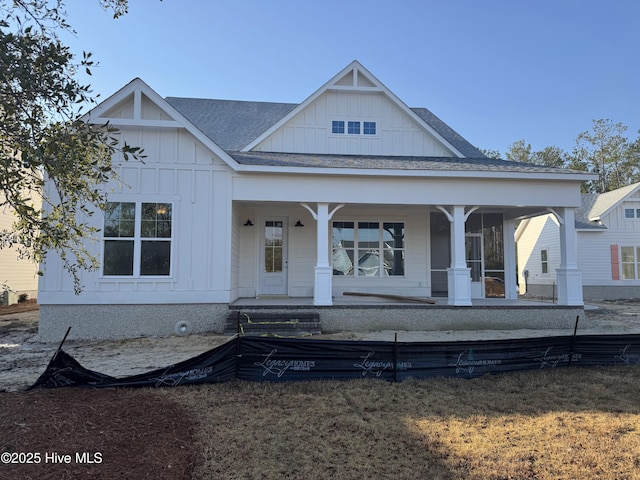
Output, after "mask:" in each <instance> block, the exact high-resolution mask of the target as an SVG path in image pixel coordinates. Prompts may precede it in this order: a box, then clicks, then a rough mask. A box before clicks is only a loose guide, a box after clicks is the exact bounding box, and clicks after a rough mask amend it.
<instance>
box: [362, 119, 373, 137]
mask: <svg viewBox="0 0 640 480" xmlns="http://www.w3.org/2000/svg"><path fill="white" fill-rule="evenodd" d="M362 133H364V134H365V135H375V134H376V122H364V125H363V130H362Z"/></svg>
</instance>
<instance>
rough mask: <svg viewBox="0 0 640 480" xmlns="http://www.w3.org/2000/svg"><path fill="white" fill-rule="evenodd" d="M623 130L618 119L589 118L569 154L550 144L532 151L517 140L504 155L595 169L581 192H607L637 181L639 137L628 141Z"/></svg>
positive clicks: (638, 174)
mask: <svg viewBox="0 0 640 480" xmlns="http://www.w3.org/2000/svg"><path fill="white" fill-rule="evenodd" d="M626 131H627V127H626V126H625V125H623V124H622V123H613V122H612V121H611V120H608V119H600V120H593V129H592V130H591V131H585V132H582V133H580V134H579V135H578V136H577V138H576V146H575V147H574V149H573V152H572V153H570V154H569V153H567V152H565V151H564V150H562V149H561V148H558V147H554V146H549V147H545V148H544V149H543V150H540V151H532V148H531V145H530V144H528V143H526V142H525V141H524V140H517V141H515V142H513V143H512V144H511V145H510V146H509V149H508V150H507V152H506V153H505V157H506V158H507V159H508V160H512V161H515V162H523V163H532V164H534V165H542V166H545V167H558V168H569V169H572V170H579V171H583V172H592V173H597V174H598V176H599V179H598V180H597V181H595V182H585V184H584V185H583V187H582V191H583V193H587V192H593V193H603V192H608V191H611V190H615V189H617V188H620V187H624V186H625V185H630V184H631V183H635V182H640V137H638V138H637V139H636V140H635V141H633V142H630V141H629V139H628V138H627V137H626V136H624V133H625V132H626ZM638 133H640V132H638ZM492 153H498V154H499V152H492Z"/></svg>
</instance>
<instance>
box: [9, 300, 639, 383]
mask: <svg viewBox="0 0 640 480" xmlns="http://www.w3.org/2000/svg"><path fill="white" fill-rule="evenodd" d="M38 314H39V312H38V310H37V305H35V304H31V305H30V306H29V305H26V306H20V307H19V306H13V308H9V307H6V306H0V392H2V391H6V392H16V391H22V390H24V389H25V388H27V387H28V386H30V385H31V384H33V382H35V380H36V379H37V378H38V377H39V376H40V374H41V373H42V372H44V370H45V368H46V366H47V364H48V362H49V360H50V359H51V357H52V355H53V354H54V352H55V351H56V349H57V348H58V343H45V342H41V341H40V339H39V338H38V334H37V333H38V332H37V330H38ZM572 333H573V331H566V330H509V331H507V330H484V331H453V330H448V331H428V332H427V331H424V332H398V341H424V342H427V341H458V340H480V339H491V338H525V337H537V336H553V335H570V334H572ZM625 333H629V334H630V333H638V334H640V299H638V300H629V301H620V302H599V303H593V302H590V303H589V305H588V307H587V309H586V310H585V318H584V319H582V320H581V321H580V323H579V325H578V334H582V335H588V334H625ZM395 334H396V332H391V331H382V332H352V333H344V334H334V335H322V336H321V337H320V338H334V339H350V340H387V341H393V339H394V335H395ZM228 339H229V337H225V336H222V335H215V334H204V335H190V336H185V337H178V336H171V337H148V338H136V339H130V340H114V341H95V340H93V341H81V340H69V341H67V342H66V343H65V344H64V350H65V351H67V352H68V353H69V354H70V355H72V356H73V357H75V358H76V359H77V360H78V361H79V362H80V363H81V364H82V365H83V366H84V367H86V368H89V369H91V370H96V371H99V372H102V373H105V374H108V375H112V376H116V377H123V376H128V375H135V374H138V373H144V372H146V371H149V370H153V369H156V368H161V367H164V366H167V365H171V364H174V363H177V362H180V361H182V360H186V359H188V358H191V357H194V356H196V355H198V354H200V353H202V352H205V351H207V350H210V349H211V348H213V347H215V346H217V345H220V344H222V343H224V342H226V341H227V340H228Z"/></svg>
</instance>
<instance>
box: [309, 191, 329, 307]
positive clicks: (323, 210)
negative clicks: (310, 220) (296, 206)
mask: <svg viewBox="0 0 640 480" xmlns="http://www.w3.org/2000/svg"><path fill="white" fill-rule="evenodd" d="M317 220H318V222H317V227H318V228H317V241H316V245H317V254H316V259H317V260H316V267H315V282H314V286H313V304H314V305H333V299H332V298H331V287H332V279H333V272H332V270H331V265H329V204H328V203H318V212H317Z"/></svg>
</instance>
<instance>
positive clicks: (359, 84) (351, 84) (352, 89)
mask: <svg viewBox="0 0 640 480" xmlns="http://www.w3.org/2000/svg"><path fill="white" fill-rule="evenodd" d="M329 92H335V93H337V94H339V93H347V92H348V93H354V94H372V93H375V94H379V95H382V96H383V97H384V98H385V99H386V100H387V101H388V102H390V103H391V104H392V105H393V106H394V107H395V108H397V109H398V110H399V111H400V112H402V114H403V115H404V116H406V117H407V118H408V119H410V121H411V122H413V123H414V124H415V125H416V126H417V127H418V128H419V129H421V130H422V131H423V132H424V133H426V134H428V135H429V136H430V137H431V138H433V139H434V141H435V142H436V143H438V144H439V145H440V146H441V147H442V149H441V150H440V151H439V152H438V155H440V156H449V155H450V156H453V157H464V156H465V155H464V154H463V153H462V152H461V151H460V150H459V149H458V148H456V146H455V145H454V143H455V142H451V141H450V140H449V139H447V138H445V137H444V136H443V135H442V134H441V133H440V132H439V131H438V130H437V129H435V128H433V126H431V125H430V124H429V123H427V122H426V121H425V118H423V117H422V116H421V115H419V114H418V113H416V112H415V111H413V110H411V109H410V108H409V107H407V106H406V105H405V104H404V103H403V102H402V101H401V100H400V99H399V98H398V97H397V96H396V95H395V94H393V93H392V92H391V91H390V90H389V89H388V88H387V87H385V86H384V85H383V84H382V82H380V81H379V80H378V79H377V78H376V77H375V76H373V75H372V74H371V72H369V71H368V70H367V69H365V68H364V67H363V66H362V65H361V64H360V63H359V62H357V61H353V62H351V63H350V64H349V65H348V66H347V67H345V68H344V69H343V70H342V71H340V72H339V73H338V74H336V75H335V76H334V77H333V78H332V79H331V80H329V81H328V82H327V83H325V84H324V85H323V86H322V87H320V88H319V89H318V90H317V91H316V92H314V93H313V94H312V95H311V96H309V97H308V98H307V99H306V100H305V101H303V102H302V103H301V104H300V105H298V106H296V107H295V108H294V109H292V110H291V111H290V112H288V113H287V114H286V115H284V116H283V117H282V118H281V119H280V120H279V121H277V122H276V123H274V124H273V125H272V126H271V127H269V128H268V129H267V130H266V131H264V132H263V133H262V134H261V135H259V136H258V137H257V138H255V139H254V140H253V141H252V142H250V143H249V144H247V145H246V146H244V147H243V148H242V150H241V151H243V152H249V151H251V150H254V149H256V148H257V147H258V146H259V145H260V144H261V143H262V142H264V141H265V140H266V139H268V138H269V137H270V136H272V135H274V134H275V133H276V132H277V131H278V130H280V129H283V128H284V127H285V126H286V124H287V122H290V121H291V120H292V119H294V117H296V116H299V115H303V114H304V111H305V110H306V109H307V108H309V107H310V106H311V105H312V104H313V103H314V102H316V101H317V100H318V99H319V98H320V97H322V96H323V95H327V94H328V93H329ZM429 113H430V112H429ZM440 123H442V122H440ZM458 137H459V136H458ZM459 138H460V139H462V137H459ZM462 140H463V141H464V139H462ZM438 150H439V149H438ZM315 153H320V152H315ZM474 153H475V154H477V153H479V152H477V151H476V152H474ZM474 156H477V155H474Z"/></svg>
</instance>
